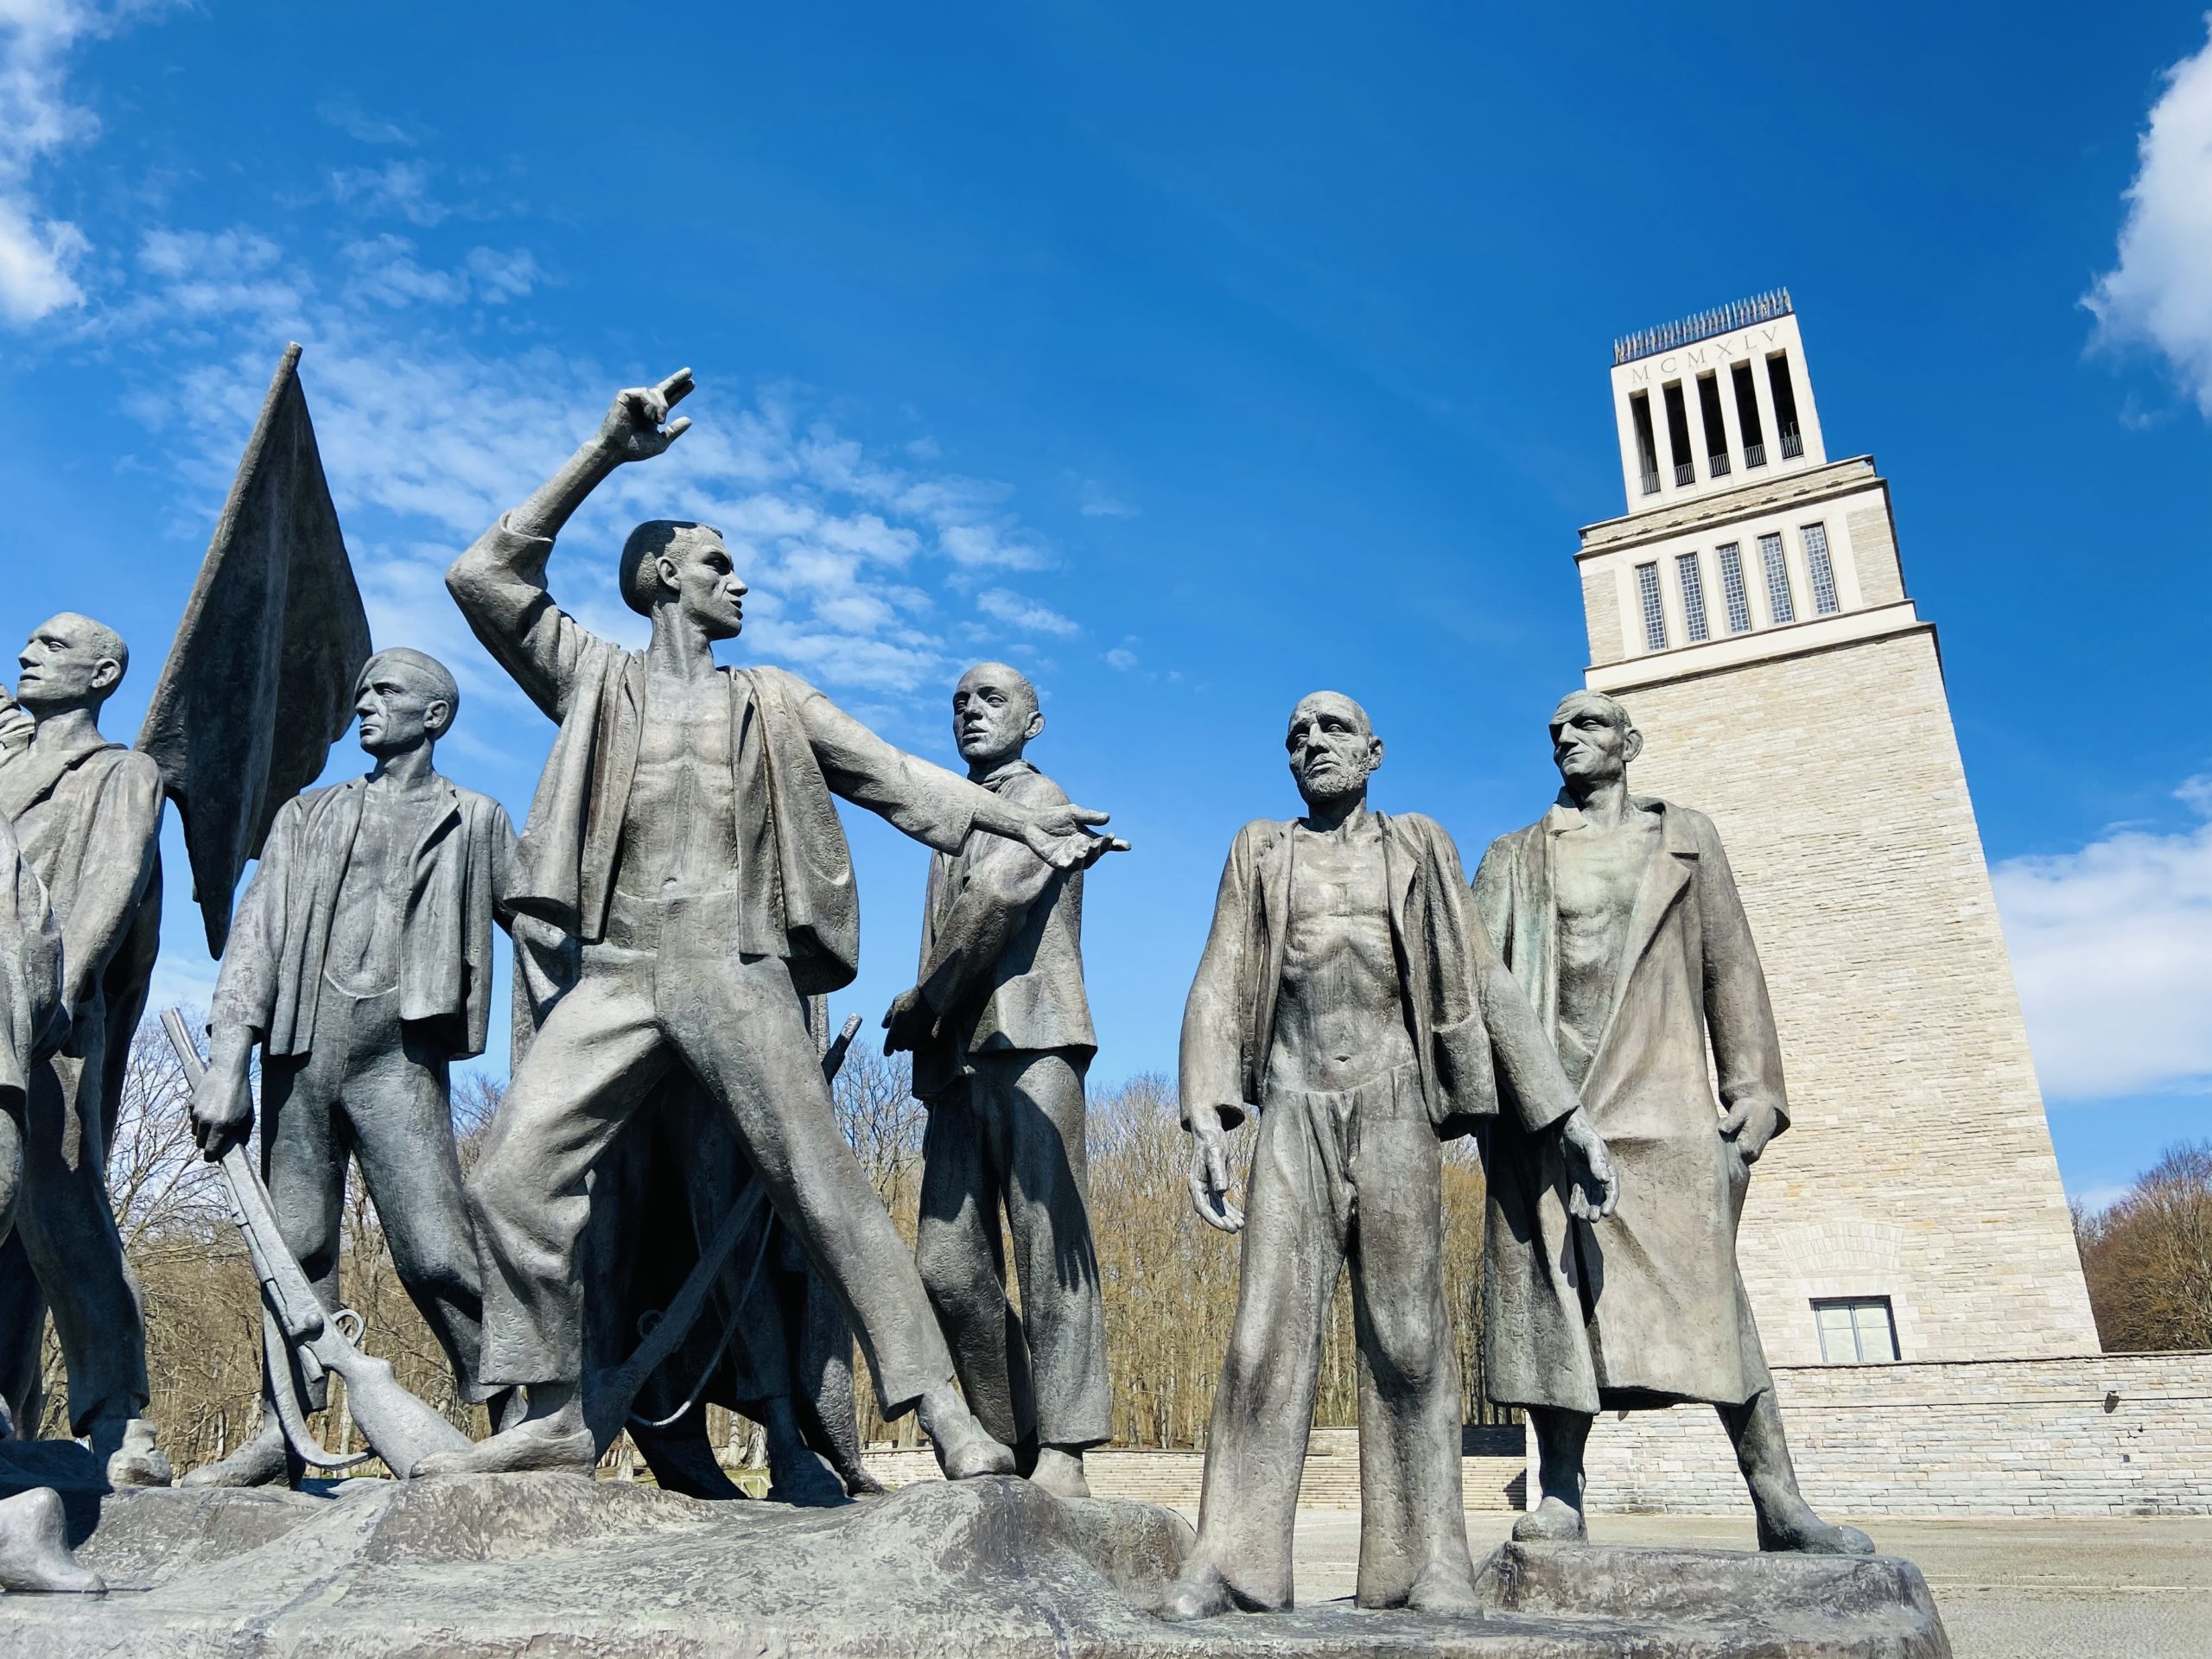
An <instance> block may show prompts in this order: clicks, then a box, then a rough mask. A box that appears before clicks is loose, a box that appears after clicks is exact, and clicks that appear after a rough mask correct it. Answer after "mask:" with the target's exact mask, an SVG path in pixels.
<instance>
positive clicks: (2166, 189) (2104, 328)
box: [2082, 19, 2212, 417]
mask: <svg viewBox="0 0 2212 1659" xmlns="http://www.w3.org/2000/svg"><path fill="white" fill-rule="evenodd" d="M2208 29H2212V19H2208ZM2164 79H2165V91H2164V92H2162V93H2161V94H2160V95H2159V98H2158V102H2157V103H2155V104H2153V105H2152V106H2151V119H2150V124H2149V126H2148V127H2147V128H2146V129H2145V131H2144V133H2143V136H2142V138H2141V139H2140V141H2139V143H2138V146H2137V166H2136V172H2135V181H2134V182H2133V184H2131V185H2129V186H2128V187H2127V195H2126V203H2127V217H2126V221H2125V222H2124V223H2123V224H2122V225H2121V226H2120V248H2119V257H2118V263H2117V264H2114V265H2113V268H2112V269H2111V270H2107V271H2106V272H2105V273H2104V274H2103V275H2102V276H2101V277H2098V278H2097V279H2096V282H2095V283H2094V286H2093V287H2092V288H2091V289H2089V292H2088V294H2087V295H2085V296H2083V297H2082V304H2084V305H2085V306H2087V307H2088V308H2089V309H2090V311H2092V312H2093V313H2094V314H2095V316H2096V319H2097V327H2096V339H2097V341H2098V343H2099V344H2101V345H2104V346H2129V345H2140V346H2151V347H2152V348H2153V349H2155V350H2156V351H2158V352H2159V353H2163V354H2164V357H2165V358H2166V359H2167V361H2168V362H2169V363H2170V364H2171V365H2172V367H2173V369H2174V372H2176V374H2177V375H2178V376H2179V378H2180V379H2181V381H2182V384H2183V386H2184V387H2186V388H2187V390H2188V391H2189V392H2190V395H2191V396H2192V397H2195V398H2196V406H2197V408H2198V409H2199V410H2202V412H2203V413H2204V414H2205V415H2206V416H2208V417H2212V34H2209V35H2208V38H2207V41H2206V43H2205V45H2204V47H2203V48H2202V50H2200V51H2199V52H2197V54H2196V55H2195V56H2194V57H2189V58H2183V60H2181V61H2180V62H2179V63H2177V64H2175V65H2173V66H2172V67H2170V68H2169V69H2168V70H2167V71H2166V72H2165V77H2164Z"/></svg>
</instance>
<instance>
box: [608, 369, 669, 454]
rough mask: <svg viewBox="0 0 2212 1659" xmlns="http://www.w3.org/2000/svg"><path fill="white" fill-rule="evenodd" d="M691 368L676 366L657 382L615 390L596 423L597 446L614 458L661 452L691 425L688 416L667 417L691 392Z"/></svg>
mask: <svg viewBox="0 0 2212 1659" xmlns="http://www.w3.org/2000/svg"><path fill="white" fill-rule="evenodd" d="M691 386H692V381H691V371H690V370H689V369H678V370H677V372H675V373H674V374H671V375H670V376H669V377H668V378H667V379H665V380H664V381H662V382H661V383H660V384H659V385H657V386H632V387H630V388H629V389H628V390H627V391H618V392H616V393H615V394H614V403H613V407H612V408H610V409H609V410H607V418H606V419H605V420H603V421H601V423H599V447H600V448H601V450H603V451H604V452H605V453H606V454H607V456H608V457H609V458H610V459H612V460H614V461H650V460H652V457H653V456H655V455H658V454H661V453H662V452H663V451H664V450H665V449H666V448H668V446H669V445H670V444H671V443H674V442H676V441H677V439H678V438H680V437H682V436H683V435H684V433H685V432H686V431H688V430H690V426H691V421H690V416H683V415H679V416H677V417H676V419H674V420H672V421H669V420H668V411H669V410H670V409H671V408H672V407H674V406H675V405H676V404H680V403H682V402H683V400H684V399H685V398H686V397H690V395H691ZM664 421H668V424H667V425H666V426H663V425H662V424H661V423H662V422H664Z"/></svg>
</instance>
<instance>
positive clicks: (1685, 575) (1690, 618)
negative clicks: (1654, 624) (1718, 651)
mask: <svg viewBox="0 0 2212 1659" xmlns="http://www.w3.org/2000/svg"><path fill="white" fill-rule="evenodd" d="M1675 575H1676V576H1677V577H1679V578H1680V579H1681V584H1682V632H1683V633H1685V634H1686V635H1688V638H1689V642H1690V643H1691V644H1692V645H1699V644H1701V643H1703V642H1704V641H1705V640H1706V639H1708V638H1710V637H1711V630H1710V629H1708V628H1707V626H1706V621H1705V575H1704V573H1703V572H1702V571H1700V569H1698V565H1697V555H1696V554H1694V553H1677V554H1675Z"/></svg>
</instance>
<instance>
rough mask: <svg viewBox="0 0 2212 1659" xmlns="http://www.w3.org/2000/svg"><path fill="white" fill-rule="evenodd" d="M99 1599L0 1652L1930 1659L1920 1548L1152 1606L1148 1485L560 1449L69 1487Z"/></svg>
mask: <svg viewBox="0 0 2212 1659" xmlns="http://www.w3.org/2000/svg"><path fill="white" fill-rule="evenodd" d="M70 1507H71V1519H72V1534H73V1539H74V1540H77V1541H79V1547H78V1551H77V1554H78V1559H79V1560H81V1561H82V1562H83V1563H84V1564H85V1565H86V1566H87V1567H93V1568H96V1569H97V1570H98V1571H99V1572H100V1573H102V1574H103V1575H104V1576H105V1578H106V1580H107V1581H108V1583H109V1585H110V1586H111V1591H110V1592H109V1593H108V1594H107V1595H106V1596H105V1597H84V1596H67V1597H44V1596H9V1597H6V1598H4V1599H0V1655H15V1654H23V1655H27V1656H36V1659H79V1656H92V1655H102V1656H106V1655H113V1654H118V1653H124V1652H137V1651H157V1652H159V1653H160V1654H161V1655H162V1659H202V1656H207V1659H213V1656H216V1655H221V1656H225V1659H238V1656H254V1659H262V1656H270V1659H274V1656H302V1659H304V1656H311V1655H312V1656H329V1659H341V1656H342V1659H384V1656H398V1655H402V1654H407V1655H413V1654H422V1653H436V1654H441V1655H480V1656H520V1655H524V1654H528V1655H530V1656H531V1659H552V1656H577V1659H582V1656H586V1655H589V1656H595V1659H627V1656H638V1659H644V1656H648V1655H650V1656H653V1659H689V1656H699V1659H704V1656H709V1655H714V1656H745V1659H770V1656H783V1655H805V1656H810V1659H812V1656H826V1659H834V1656H853V1659H859V1656H862V1655H866V1656H871V1659H874V1656H906V1659H939V1656H943V1659H952V1656H963V1659H964V1656H968V1655H971V1654H990V1655H994V1656H1037V1659H1046V1656H1065V1655H1070V1654H1075V1655H1083V1656H1086V1659H1120V1656H1132V1659H1139V1656H1141V1659H1155V1656H1156V1659H1168V1656H1235V1655H1248V1654H1249V1655H1267V1656H1269V1659H1278V1656H1280V1659H1290V1656H1312V1659H1337V1656H1344V1659H1350V1656H1352V1655H1355V1654H1357V1655H1362V1656H1369V1655H1405V1656H1415V1655H1420V1656H1434V1655H1453V1656H1487V1659H1598V1656H1600V1655H1604V1656H1615V1655H1618V1654H1622V1653H1624V1652H1631V1651H1632V1652H1634V1653H1636V1654H1637V1655H1639V1656H1644V1659H1693V1656H1694V1659H1737V1656H1741V1659H1751V1656H1754V1655H1756V1656H1760V1659H1775V1656H1802V1659H1943V1656H1947V1655H1948V1652H1949V1649H1948V1645H1947V1644H1946V1643H1945V1642H1944V1639H1943V1634H1942V1624H1941V1623H1940V1622H1939V1621H1938V1619H1937V1618H1936V1611H1935V1606H1934V1604H1933V1603H1932V1602H1931V1601H1930V1600H1929V1595H1928V1589H1927V1586H1926V1585H1925V1584H1924V1583H1923V1581H1922V1580H1921V1577H1920V1574H1919V1573H1918V1572H1917V1571H1916V1569H1915V1568H1914V1567H1912V1566H1911V1565H1910V1563H1907V1562H1904V1561H1898V1560H1881V1559H1877V1560H1814V1559H1799V1558H1794V1557H1777V1556H1757V1555H1742V1554H1729V1553H1727V1552H1724V1551H1688V1550H1685V1551H1673V1550H1669V1551H1661V1550H1638V1549H1616V1548H1577V1549H1565V1548H1519V1547H1516V1546H1511V1545H1509V1546H1507V1547H1506V1548H1503V1549H1501V1550H1499V1551H1498V1552H1497V1554H1494V1555H1492V1556H1491V1559H1490V1560H1489V1562H1488V1563H1487V1564H1486V1565H1485V1567H1484V1572H1483V1577H1482V1588H1483V1593H1484V1600H1485V1603H1486V1604H1487V1605H1489V1606H1490V1607H1491V1608H1492V1609H1494V1611H1491V1613H1490V1614H1488V1615H1487V1616H1486V1617H1484V1618H1468V1619H1447V1618H1424V1617H1420V1616H1416V1615H1411V1614H1402V1613H1366V1612H1361V1611H1357V1610H1356V1609H1354V1608H1352V1607H1351V1606H1349V1605H1344V1604H1332V1605H1327V1606H1323V1607H1317V1608H1311V1609H1305V1610H1301V1611H1297V1612H1293V1613H1285V1614H1280V1615H1264V1616H1262V1615H1231V1616H1229V1617H1227V1618H1217V1619H1209V1620H1205V1621H1203V1622H1201V1623H1198V1624H1162V1623H1160V1621H1159V1620H1157V1619H1155V1618H1153V1617H1152V1616H1151V1615H1150V1614H1149V1613H1147V1612H1146V1611H1142V1610H1143V1609H1144V1608H1145V1607H1147V1606H1148V1605H1152V1604H1154V1603H1155V1602H1156V1601H1157V1600H1158V1599H1159V1598H1160V1595H1161V1593H1162V1592H1163V1591H1164V1589H1165V1587H1166V1584H1167V1582H1168V1581H1169V1580H1170V1579H1172V1578H1173V1574H1174V1573H1175V1572H1176V1570H1177V1568H1178V1567H1179V1565H1180V1562H1181V1560H1182V1557H1183V1554H1184V1552H1185V1549H1186V1548H1188V1547H1189V1544H1190V1541H1191V1535H1190V1529H1189V1527H1188V1526H1187V1525H1186V1524H1185V1522H1183V1521H1182V1519H1181V1518H1180V1517H1179V1516H1176V1515H1175V1514H1174V1513H1173V1511H1172V1510H1163V1509H1159V1508H1155V1507H1154V1506H1153V1505H1150V1504H1143V1503H1115V1502H1107V1501H1094V1502H1090V1503H1060V1502H1058V1501H1057V1500H1055V1499H1053V1498H1051V1497H1046V1496H1045V1495H1044V1494H1043V1493H1041V1492H1039V1491H1036V1490H1035V1489H1034V1488H1033V1487H1031V1486H1030V1485H1028V1484H1027V1483H1025V1482H1022V1481H1017V1480H1012V1479H988V1480H977V1481H963V1482H960V1483H957V1484H944V1483H943V1482H931V1483H928V1484H917V1485H914V1486H910V1487H907V1488H906V1489H904V1490H902V1491H898V1492H894V1493H893V1494H891V1495H890V1496H889V1497H883V1498H876V1499H871V1500H868V1501H867V1502H864V1503H855V1504H851V1505H849V1506H847V1507H844V1508H842V1509H835V1510H795V1509H791V1508H787V1507H785V1506H784V1505H781V1504H768V1503H734V1502H733V1503H697V1502H695V1501H694V1500H692V1499H690V1498H684V1497H677V1496H675V1495H673V1494H671V1493H668V1492H664V1491H659V1490H658V1489H657V1488H654V1487H650V1486H635V1485H629V1484H622V1483H618V1482H613V1481H589V1480H582V1479H578V1478H575V1477H572V1476H563V1475H506V1476H496V1475H495V1476H478V1477H474V1478H466V1479H456V1480H450V1481H430V1482H423V1483H421V1484H415V1485H402V1484H397V1483H395V1482H391V1481H355V1482H351V1483H347V1484H345V1485H343V1486H341V1487H340V1488H338V1489H336V1490H335V1491H333V1492H330V1493H327V1494H320V1495H318V1494H306V1493H293V1492H284V1491H219V1490H216V1491H210V1490H206V1489H189V1488H188V1489H180V1490H175V1491H130V1492H119V1493H106V1494H103V1493H98V1492H81V1493H78V1494H74V1495H72V1497H71V1500H70Z"/></svg>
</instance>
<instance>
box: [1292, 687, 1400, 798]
mask: <svg viewBox="0 0 2212 1659" xmlns="http://www.w3.org/2000/svg"><path fill="white" fill-rule="evenodd" d="M1283 747H1284V748H1285V749H1286V750H1287V752H1288V753H1289V755H1290V775H1291V777H1292V778H1293V779H1295V780H1296V781H1297V784H1298V792H1299V794H1300V797H1302V798H1304V800H1305V802H1306V805H1307V806H1308V807H1309V808H1312V809H1314V810H1323V809H1325V808H1327V807H1330V806H1341V805H1342V804H1344V802H1345V801H1347V800H1348V799H1350V800H1358V799H1363V798H1364V797H1365V796H1366V794H1367V779H1368V776H1369V774H1370V773H1371V772H1374V771H1375V770H1376V767H1378V766H1381V765H1382V764H1383V740H1382V739H1381V738H1379V737H1377V736H1376V735H1375V725H1374V722H1373V721H1370V720H1369V719H1368V717H1367V710H1366V709H1363V708H1361V707H1360V706H1359V704H1358V703H1357V702H1354V701H1353V700H1352V699H1351V698H1350V697H1348V696H1344V693H1343V692H1341V691H1313V692H1308V693H1307V694H1306V696H1302V697H1300V699H1299V700H1298V707H1296V708H1295V709H1292V710H1291V711H1290V727H1289V729H1288V730H1287V732H1286V733H1285V734H1284V735H1283Z"/></svg>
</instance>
